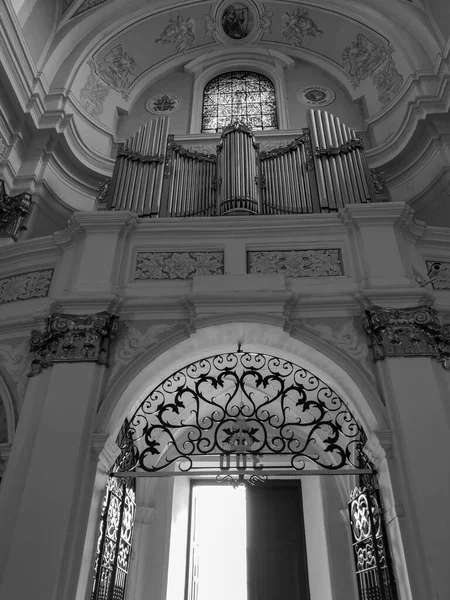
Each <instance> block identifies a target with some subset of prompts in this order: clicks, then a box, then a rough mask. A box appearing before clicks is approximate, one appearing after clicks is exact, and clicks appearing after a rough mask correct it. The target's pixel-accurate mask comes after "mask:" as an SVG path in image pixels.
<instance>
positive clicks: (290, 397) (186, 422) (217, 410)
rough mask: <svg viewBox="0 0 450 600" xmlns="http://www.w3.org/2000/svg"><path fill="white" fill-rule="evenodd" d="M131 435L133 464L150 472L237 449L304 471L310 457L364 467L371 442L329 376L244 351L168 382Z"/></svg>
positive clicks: (333, 465)
mask: <svg viewBox="0 0 450 600" xmlns="http://www.w3.org/2000/svg"><path fill="white" fill-rule="evenodd" d="M128 437H129V439H130V440H131V441H132V445H133V453H134V464H133V467H132V468H133V469H137V470H144V471H147V472H157V471H161V470H163V469H167V468H168V467H171V466H172V468H176V469H178V470H180V471H190V470H191V469H195V470H197V469H201V468H202V467H199V466H198V464H197V463H196V464H195V466H194V460H193V459H194V458H197V459H198V458H199V457H202V456H203V457H213V456H216V457H219V456H220V455H222V456H223V455H228V454H236V453H248V454H253V455H258V457H259V460H261V461H262V460H266V459H267V460H268V461H269V463H270V465H271V466H272V467H274V468H288V469H295V470H297V471H299V470H302V469H304V468H305V466H306V463H307V462H312V463H315V464H316V465H318V466H320V467H323V468H325V469H339V468H341V467H343V466H346V465H352V466H354V467H356V468H358V467H359V466H360V464H361V460H360V454H361V453H362V448H363V445H364V439H363V438H364V436H363V431H362V429H361V427H360V425H359V424H358V422H357V421H356V420H355V418H354V417H353V415H352V413H351V412H350V410H349V408H348V406H347V405H346V404H345V402H344V401H343V400H342V399H341V398H340V397H339V396H338V394H336V392H334V391H333V390H332V389H331V388H330V387H329V386H328V385H327V384H326V383H324V382H323V381H322V380H321V379H319V378H318V377H316V376H315V375H314V374H313V373H311V372H309V371H307V370H306V369H304V368H302V367H300V366H297V365H294V364H293V363H291V362H289V361H287V360H284V359H281V358H277V357H274V356H270V355H266V354H258V353H253V352H242V351H238V352H236V353H229V354H219V355H216V356H211V357H209V358H204V359H202V360H199V361H197V362H195V363H192V364H190V365H188V366H186V367H184V368H183V369H181V370H180V371H177V372H176V373H174V374H173V375H171V376H170V377H168V378H167V379H165V380H164V381H163V382H162V383H161V384H160V385H158V387H156V388H155V389H154V390H153V391H152V392H151V393H150V394H149V395H148V396H147V397H146V398H145V399H144V401H143V402H142V403H141V405H140V406H139V407H138V409H137V410H136V412H135V413H134V415H133V416H132V418H131V419H130V426H129V429H128ZM274 461H275V462H277V463H278V464H281V465H282V466H281V467H278V466H277V465H276V464H275V462H274ZM269 463H268V464H269Z"/></svg>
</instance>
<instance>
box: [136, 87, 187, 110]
mask: <svg viewBox="0 0 450 600" xmlns="http://www.w3.org/2000/svg"><path fill="white" fill-rule="evenodd" d="M182 104H183V100H182V99H181V98H180V96H178V94H174V93H172V92H171V93H166V94H160V95H157V96H152V97H151V98H149V99H148V100H147V102H146V103H145V108H146V110H148V112H149V113H152V114H153V115H169V114H172V113H174V112H175V111H177V110H178V109H179V108H180V106H181V105H182Z"/></svg>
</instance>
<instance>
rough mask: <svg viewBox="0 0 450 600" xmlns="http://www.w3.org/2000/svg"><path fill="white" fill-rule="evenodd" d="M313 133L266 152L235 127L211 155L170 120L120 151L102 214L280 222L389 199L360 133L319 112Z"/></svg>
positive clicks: (312, 118)
mask: <svg viewBox="0 0 450 600" xmlns="http://www.w3.org/2000/svg"><path fill="white" fill-rule="evenodd" d="M308 125H309V127H308V128H305V129H303V130H302V135H300V136H299V137H297V138H296V139H294V140H293V141H292V142H289V143H288V144H287V145H285V146H280V147H279V148H275V149H272V150H270V151H261V150H260V147H259V144H258V143H257V141H256V139H255V137H254V135H253V133H252V131H251V130H250V129H249V128H248V127H247V126H246V125H245V124H243V123H240V122H235V123H232V124H230V125H229V126H228V127H226V128H225V129H224V130H223V132H222V135H221V138H220V142H219V144H218V145H217V148H216V153H211V154H208V153H202V152H195V151H191V150H189V149H187V148H184V147H183V146H181V145H180V144H177V143H176V142H175V141H174V139H173V136H171V135H169V118H168V117H165V118H160V119H154V120H152V121H149V122H147V123H146V124H145V125H142V126H141V127H140V128H139V129H138V131H137V132H136V133H135V134H134V135H133V136H131V137H130V138H128V139H127V140H126V142H125V144H123V145H122V146H121V147H120V148H119V151H118V155H117V160H116V163H115V167H114V173H113V177H112V180H111V183H110V184H109V186H108V189H107V190H106V191H105V189H104V190H103V206H105V207H106V210H131V211H132V212H135V213H137V214H138V215H139V216H141V217H194V216H196V217H198V216H219V215H227V214H277V215H280V214H302V213H323V212H325V213H328V212H334V211H337V210H339V208H341V207H343V206H344V205H345V204H348V203H364V202H375V201H383V200H386V199H387V195H386V190H385V189H384V188H383V186H382V184H381V183H380V179H379V178H378V179H376V174H374V173H371V172H370V170H369V168H368V166H367V162H366V158H365V155H364V149H363V144H362V141H361V139H360V138H359V137H358V136H357V135H356V132H355V131H354V130H352V129H350V128H349V127H347V126H346V125H344V124H342V123H340V121H339V119H338V118H336V117H333V116H332V115H329V114H328V113H327V112H325V111H319V110H316V111H314V110H310V111H309V112H308ZM374 178H375V179H374ZM374 183H375V185H374Z"/></svg>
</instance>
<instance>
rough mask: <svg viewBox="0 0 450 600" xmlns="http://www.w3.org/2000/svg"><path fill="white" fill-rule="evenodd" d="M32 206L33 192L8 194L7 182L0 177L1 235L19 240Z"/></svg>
mask: <svg viewBox="0 0 450 600" xmlns="http://www.w3.org/2000/svg"><path fill="white" fill-rule="evenodd" d="M30 206H31V194H28V193H26V192H24V193H23V194H19V195H18V196H8V194H7V193H6V189H5V182H4V181H3V180H2V179H0V237H11V238H12V239H13V240H14V241H17V239H18V237H19V233H20V231H21V230H22V229H24V226H23V222H24V220H25V217H26V216H27V214H28V211H29V210H30Z"/></svg>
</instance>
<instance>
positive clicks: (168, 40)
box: [155, 15, 195, 53]
mask: <svg viewBox="0 0 450 600" xmlns="http://www.w3.org/2000/svg"><path fill="white" fill-rule="evenodd" d="M155 42H156V43H157V44H175V47H176V50H177V53H179V52H184V51H185V50H187V49H188V48H190V47H191V46H192V44H193V43H194V42H195V22H194V19H193V18H192V17H189V19H187V20H186V21H185V20H184V19H183V17H180V15H177V16H176V17H175V18H174V17H172V18H171V19H170V24H169V25H167V27H166V28H165V29H164V31H163V32H162V34H161V37H159V38H157V39H156V40H155Z"/></svg>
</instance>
